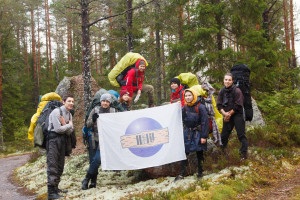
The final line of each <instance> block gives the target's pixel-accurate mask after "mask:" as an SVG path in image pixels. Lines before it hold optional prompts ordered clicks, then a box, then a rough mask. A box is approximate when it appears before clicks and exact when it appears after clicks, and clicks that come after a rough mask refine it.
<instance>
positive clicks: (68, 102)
mask: <svg viewBox="0 0 300 200" xmlns="http://www.w3.org/2000/svg"><path fill="white" fill-rule="evenodd" d="M63 104H64V105H65V107H66V109H67V110H68V111H70V110H72V109H73V106H74V98H73V97H68V98H67V99H66V100H65V101H63Z"/></svg>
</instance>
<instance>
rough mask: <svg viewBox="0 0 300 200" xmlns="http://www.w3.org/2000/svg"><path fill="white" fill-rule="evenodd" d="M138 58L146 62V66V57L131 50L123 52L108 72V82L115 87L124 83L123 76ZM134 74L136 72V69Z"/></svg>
mask: <svg viewBox="0 0 300 200" xmlns="http://www.w3.org/2000/svg"><path fill="white" fill-rule="evenodd" d="M139 59H143V60H144V61H145V63H146V66H148V63H147V61H146V59H145V58H144V57H143V56H141V55H140V54H138V53H132V52H129V53H127V54H125V56H123V57H122V58H121V60H120V61H119V62H118V63H117V64H116V65H115V66H114V68H113V69H112V70H111V71H110V72H109V74H108V79H109V82H110V83H111V84H112V85H113V86H115V87H120V86H122V85H124V82H122V81H123V79H124V77H125V76H126V74H127V72H128V71H129V70H130V69H132V68H135V63H136V61H137V60H139ZM136 74H137V70H136Z"/></svg>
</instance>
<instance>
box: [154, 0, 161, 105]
mask: <svg viewBox="0 0 300 200" xmlns="http://www.w3.org/2000/svg"><path fill="white" fill-rule="evenodd" d="M159 16H160V5H159V2H158V1H155V40H156V46H155V52H156V65H157V87H156V89H157V103H158V105H160V104H161V78H162V77H161V58H160V34H159V33H160V21H159V20H160V19H159Z"/></svg>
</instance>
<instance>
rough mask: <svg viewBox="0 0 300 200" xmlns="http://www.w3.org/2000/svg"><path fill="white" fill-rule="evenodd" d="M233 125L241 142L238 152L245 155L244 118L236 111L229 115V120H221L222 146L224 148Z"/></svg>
mask: <svg viewBox="0 0 300 200" xmlns="http://www.w3.org/2000/svg"><path fill="white" fill-rule="evenodd" d="M234 127H235V129H236V132H237V135H238V138H239V141H240V143H241V144H242V146H241V148H240V153H241V154H242V155H243V156H246V155H247V149H248V141H247V137H246V135H245V120H244V117H243V114H239V113H236V114H234V115H232V116H231V118H230V120H229V122H224V121H223V129H222V133H221V139H222V144H223V148H226V146H227V144H228V138H229V136H230V134H231V132H232V129H233V128H234Z"/></svg>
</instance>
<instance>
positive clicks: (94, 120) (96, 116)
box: [93, 113, 99, 122]
mask: <svg viewBox="0 0 300 200" xmlns="http://www.w3.org/2000/svg"><path fill="white" fill-rule="evenodd" d="M98 117H99V115H98V113H94V114H93V122H96V120H97V118H98Z"/></svg>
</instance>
